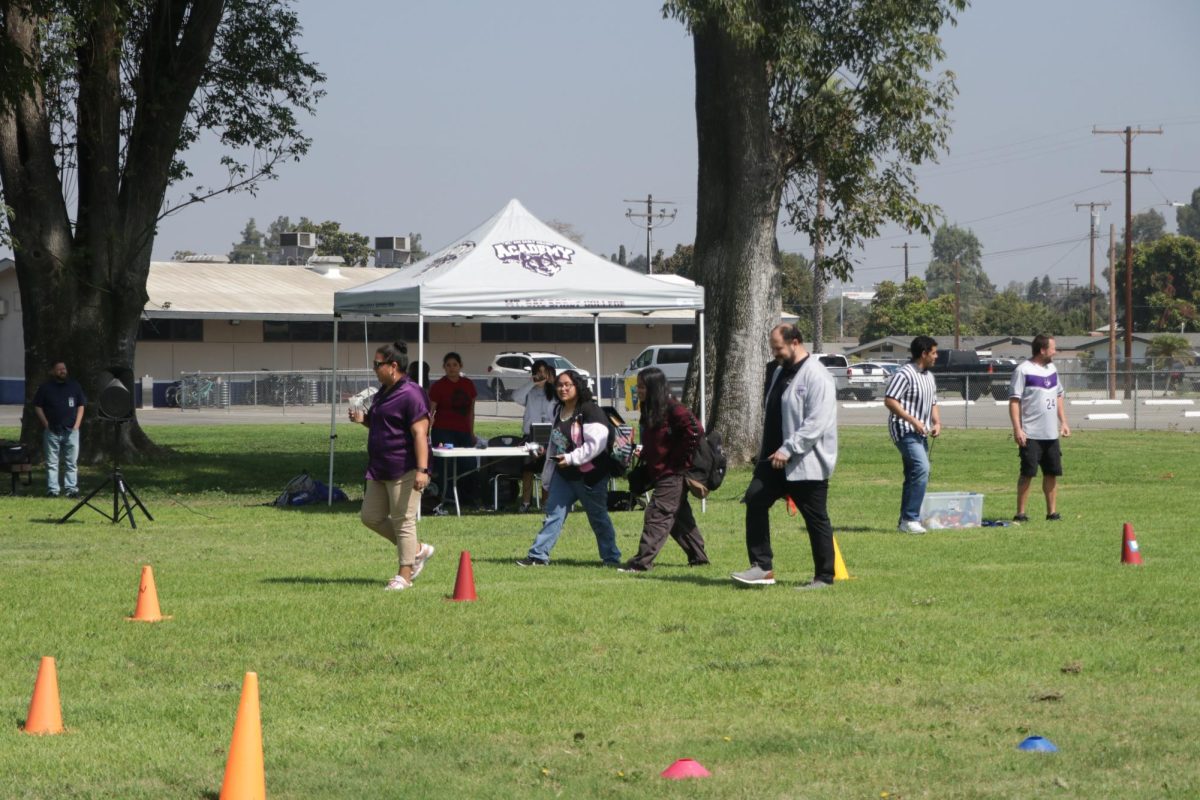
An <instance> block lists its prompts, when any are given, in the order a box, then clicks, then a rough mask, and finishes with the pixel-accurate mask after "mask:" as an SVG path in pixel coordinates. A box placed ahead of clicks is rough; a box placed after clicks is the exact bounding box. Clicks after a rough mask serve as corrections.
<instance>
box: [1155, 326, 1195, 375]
mask: <svg viewBox="0 0 1200 800" xmlns="http://www.w3.org/2000/svg"><path fill="white" fill-rule="evenodd" d="M1146 355H1148V356H1150V358H1151V359H1153V363H1154V368H1155V369H1169V368H1171V367H1173V366H1175V365H1176V364H1179V365H1181V366H1185V367H1186V366H1190V365H1191V364H1193V363H1195V360H1196V359H1195V357H1194V356H1193V355H1192V344H1191V342H1189V341H1188V340H1187V337H1185V336H1179V335H1177V334H1170V333H1165V334H1163V335H1162V336H1155V337H1154V341H1152V342H1150V344H1149V345H1148V346H1147V347H1146Z"/></svg>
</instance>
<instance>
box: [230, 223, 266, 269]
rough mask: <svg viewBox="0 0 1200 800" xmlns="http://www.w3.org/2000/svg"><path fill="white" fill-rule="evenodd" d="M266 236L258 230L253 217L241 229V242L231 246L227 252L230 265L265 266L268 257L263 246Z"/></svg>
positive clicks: (264, 245)
mask: <svg viewBox="0 0 1200 800" xmlns="http://www.w3.org/2000/svg"><path fill="white" fill-rule="evenodd" d="M266 238H267V237H266V235H265V234H264V233H263V232H262V231H260V230H259V229H258V225H257V224H256V223H255V222H254V217H251V218H250V220H249V221H248V222H247V223H246V227H245V228H242V240H241V241H240V242H237V243H235V244H234V245H233V249H232V250H230V251H229V261H230V263H232V264H267V263H269V261H268V259H269V256H268V255H267V247H266V244H265V241H266Z"/></svg>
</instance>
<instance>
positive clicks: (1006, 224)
mask: <svg viewBox="0 0 1200 800" xmlns="http://www.w3.org/2000/svg"><path fill="white" fill-rule="evenodd" d="M296 7H297V10H298V12H299V14H300V18H301V20H302V22H303V25H304V28H305V34H304V48H305V49H306V50H307V51H308V52H309V53H310V54H311V56H312V57H313V58H314V59H315V60H316V61H317V62H318V63H319V65H320V68H321V69H322V71H323V72H325V74H326V75H327V76H328V79H329V80H328V83H327V84H326V86H325V88H326V90H327V91H328V95H327V96H326V97H325V98H324V100H322V102H321V103H320V105H319V107H318V114H317V116H316V117H315V118H311V119H309V120H307V121H306V122H305V129H306V131H307V132H309V134H310V135H311V136H312V137H313V140H314V141H313V147H312V150H311V152H310V153H309V155H308V157H307V158H306V159H305V160H304V161H303V162H301V163H299V164H291V165H286V166H285V167H284V168H283V170H282V172H281V177H280V179H279V180H278V181H274V182H272V183H269V184H267V185H265V186H264V187H263V188H262V190H261V191H260V192H259V193H258V196H257V197H251V196H248V195H239V196H234V197H226V198H221V199H217V200H213V201H210V202H209V203H207V204H206V205H204V206H201V207H193V208H191V209H188V210H186V211H184V212H182V213H181V214H179V215H177V216H175V217H171V218H169V219H168V220H166V221H165V222H164V223H163V225H162V226H161V229H160V231H159V235H158V238H157V240H156V242H155V246H154V257H155V258H156V259H167V258H169V257H170V256H171V254H172V253H173V252H174V251H176V250H193V251H198V252H215V253H224V252H227V251H228V250H229V249H230V247H231V245H232V243H233V242H234V241H236V240H237V238H238V234H239V231H240V230H241V228H242V226H243V225H244V224H245V222H246V220H247V218H249V217H254V218H255V219H256V220H257V222H258V224H259V226H260V228H262V229H265V228H266V226H267V223H268V222H270V221H271V220H273V219H275V218H276V217H277V216H280V215H287V216H289V217H291V218H292V219H293V220H296V219H298V218H299V217H301V216H307V217H310V218H312V219H314V220H324V219H335V220H338V221H339V222H341V223H342V225H343V227H344V228H346V229H349V230H353V231H357V232H360V233H364V234H367V235H369V236H372V237H373V236H382V235H392V234H398V235H403V234H407V233H408V232H410V231H416V232H420V233H421V234H423V241H424V245H425V247H426V249H428V250H435V249H437V248H439V247H441V246H443V245H445V244H446V243H448V242H449V241H451V240H453V239H455V238H456V237H458V236H460V235H461V234H463V233H465V232H467V231H469V230H471V229H472V228H473V227H475V226H476V225H477V224H478V223H479V222H481V221H483V220H484V219H486V218H487V217H489V216H491V215H492V214H493V213H495V212H496V211H497V210H499V209H500V207H501V206H503V205H504V203H505V202H506V201H507V200H508V199H509V198H511V197H517V198H519V199H520V200H521V201H522V202H523V203H524V204H525V205H526V206H527V207H528V208H529V209H530V210H531V211H532V212H533V213H534V214H536V215H538V216H540V217H541V218H543V219H559V220H563V221H566V222H569V223H571V224H573V225H574V226H575V227H576V228H577V229H578V230H579V231H580V232H581V233H582V234H583V235H584V245H585V246H586V247H588V248H589V249H592V250H594V251H596V252H599V253H604V254H609V253H612V252H615V251H616V249H617V247H618V246H619V245H621V244H624V245H626V247H627V249H628V250H629V252H630V256H633V255H636V254H638V253H641V252H643V251H644V248H645V234H644V232H642V231H640V230H639V229H638V228H636V227H634V226H633V225H631V224H630V222H629V221H627V220H626V219H625V210H626V208H628V207H630V204H629V203H626V202H624V201H625V200H626V199H627V198H636V197H641V198H644V197H645V196H646V194H647V193H648V192H652V193H653V194H654V195H655V197H657V198H660V199H664V200H673V201H675V202H676V203H677V204H678V205H677V208H678V211H679V214H678V218H677V221H676V222H675V223H674V224H673V225H672V226H670V227H668V228H664V229H663V230H661V231H659V232H657V233H656V238H655V249H658V248H660V247H661V248H663V249H664V250H666V252H668V253H670V252H671V251H672V250H673V249H674V247H675V245H676V244H677V243H680V242H685V243H686V242H691V241H692V240H693V239H694V237H695V225H696V219H695V200H696V133H695V115H694V108H693V99H694V85H693V68H692V49H691V41H690V39H689V38H688V37H687V35H686V33H685V31H684V29H683V26H682V25H680V23H678V22H676V21H673V20H664V19H663V18H662V15H661V13H660V11H659V7H660V4H659V3H657V2H635V1H634V0H587V2H578V1H576V0H517V1H516V2H511V3H496V2H484V1H483V0H479V1H474V0H472V1H471V2H467V1H466V0H463V1H458V0H446V2H438V3H433V2H429V3H419V4H418V3H408V2H374V1H369V0H344V1H343V2H338V3H329V2H325V1H324V0H302V1H301V2H299V3H298V4H297V6H296ZM1198 31H1200V2H1196V0H1144V2H1140V3H1131V2H1128V0H1093V2H1087V3H1083V2H1066V1H1065V0H977V2H976V3H975V4H974V6H973V7H971V8H969V9H968V10H967V11H966V12H965V13H964V14H962V15H961V17H960V20H959V24H958V26H957V27H956V28H949V29H947V30H946V31H945V34H944V44H945V49H946V51H947V60H946V62H945V65H944V66H945V68H947V69H950V70H953V71H954V72H955V73H956V75H957V80H958V88H959V91H960V96H959V98H958V101H957V104H956V108H955V111H954V114H953V117H954V133H953V136H952V139H951V149H950V152H949V153H948V154H947V155H946V156H944V157H943V159H942V162H941V164H939V165H930V166H927V167H924V168H922V169H921V170H920V172H919V175H920V178H921V187H922V196H923V197H924V198H925V199H927V200H929V201H932V202H935V203H937V204H939V205H940V206H941V207H942V208H943V210H944V212H945V214H946V217H947V219H948V220H949V221H951V222H954V223H957V224H960V225H964V226H967V227H970V228H971V229H972V230H974V231H975V233H976V234H977V235H978V237H979V239H980V240H981V242H982V243H983V248H984V252H985V257H984V266H985V269H987V271H988V273H989V275H990V276H991V279H992V281H993V282H994V283H996V284H997V285H999V286H1001V287H1003V286H1004V284H1006V283H1007V282H1008V281H1010V280H1020V281H1022V282H1028V281H1029V279H1031V278H1034V277H1039V278H1040V277H1041V276H1043V275H1047V274H1048V275H1049V276H1050V277H1051V278H1052V279H1053V280H1055V281H1058V280H1060V279H1062V278H1068V277H1070V278H1075V279H1076V280H1077V281H1078V280H1083V281H1084V282H1086V280H1087V270H1088V266H1087V258H1088V254H1087V243H1086V240H1085V237H1086V234H1087V230H1088V220H1087V212H1086V211H1079V212H1076V210H1075V208H1074V205H1073V204H1074V203H1075V202H1086V201H1090V200H1097V201H1099V200H1110V201H1112V202H1113V204H1114V205H1113V207H1112V208H1111V209H1110V210H1109V211H1108V212H1106V213H1105V214H1104V215H1103V217H1102V220H1101V224H1102V230H1103V231H1104V235H1105V237H1107V230H1108V224H1109V223H1110V222H1115V223H1117V225H1118V232H1119V231H1120V229H1121V226H1122V225H1123V216H1122V214H1123V209H1122V204H1123V202H1124V190H1123V188H1122V183H1121V176H1118V175H1103V174H1101V173H1100V170H1101V169H1118V168H1122V167H1123V166H1124V149H1123V146H1122V142H1121V139H1120V137H1117V136H1097V135H1093V134H1092V133H1091V130H1092V126H1093V125H1098V126H1100V127H1104V128H1118V127H1124V126H1125V125H1127V124H1128V125H1135V126H1136V125H1143V126H1147V127H1156V126H1158V125H1161V126H1162V127H1163V131H1164V133H1163V135H1162V136H1142V137H1138V138H1136V139H1135V141H1134V161H1133V166H1134V168H1135V169H1144V168H1147V167H1149V168H1153V170H1154V174H1153V175H1152V176H1149V177H1146V176H1141V177H1136V178H1135V179H1134V194H1133V198H1134V209H1135V211H1137V210H1144V209H1145V208H1147V207H1150V206H1154V205H1156V204H1158V210H1159V211H1161V212H1163V213H1164V214H1165V216H1166V217H1167V221H1168V228H1169V229H1173V228H1174V209H1172V208H1169V207H1165V206H1164V205H1162V204H1165V203H1168V202H1171V201H1188V200H1190V197H1191V192H1192V190H1193V189H1194V188H1195V187H1197V186H1200V91H1198V90H1197V88H1196V75H1197V74H1200V48H1197V47H1196V44H1195V37H1196V34H1197V32H1198ZM201 156H203V157H204V158H205V160H206V161H207V162H208V163H212V162H214V161H215V154H214V151H204V152H201V151H198V152H197V153H196V157H201ZM193 163H194V169H195V172H196V174H197V176H198V177H199V178H208V179H215V178H216V177H218V176H217V173H215V172H208V173H207V174H206V170H205V169H204V168H203V166H202V165H201V164H199V163H196V162H195V159H193ZM181 194H182V192H177V193H175V196H176V197H178V196H179V195H181ZM905 238H906V237H905V236H904V234H903V232H902V231H886V232H885V233H884V235H883V236H882V237H881V239H880V240H878V241H876V242H873V243H872V244H870V245H869V246H868V247H867V248H866V249H865V251H864V252H863V253H862V257H861V259H860V265H859V269H858V272H857V274H856V279H855V283H856V284H857V285H860V286H867V285H870V284H871V283H873V282H875V281H879V280H884V279H893V280H894V279H898V278H899V277H900V276H901V274H902V267H901V265H902V263H903V257H902V254H901V251H899V250H895V249H892V248H893V247H894V246H896V245H899V244H900V243H901V242H903V241H904V240H905ZM907 238H908V240H909V241H910V242H911V243H912V244H913V245H914V246H917V247H919V248H920V249H916V250H913V251H912V254H911V262H912V265H913V270H914V272H915V273H916V274H923V271H924V267H925V264H926V262H927V261H928V259H929V242H928V241H925V240H923V239H922V238H921V237H919V236H910V237H907ZM1068 240H1069V241H1068ZM1080 240H1084V241H1080ZM780 241H781V245H782V246H783V248H784V249H785V250H795V251H801V252H806V253H807V252H809V244H808V242H807V240H806V239H805V238H803V237H799V236H797V235H795V234H793V233H791V232H790V231H788V230H787V229H786V228H785V227H781V230H780ZM1064 241H1066V243H1065V244H1063V242H1064ZM1041 245H1046V246H1041Z"/></svg>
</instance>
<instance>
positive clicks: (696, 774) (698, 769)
mask: <svg viewBox="0 0 1200 800" xmlns="http://www.w3.org/2000/svg"><path fill="white" fill-rule="evenodd" d="M659 775H661V776H662V777H664V778H667V779H669V780H673V781H681V780H683V779H684V778H708V777H711V776H712V773H711V772H709V771H708V770H706V769H705V768H704V765H703V764H701V763H700V762H699V761H696V760H695V759H691V758H681V759H679V760H678V761H676V762H675V763H674V764H672V765H671V766H669V767H667V768H666V769H664V770H663V771H662V772H660V773H659Z"/></svg>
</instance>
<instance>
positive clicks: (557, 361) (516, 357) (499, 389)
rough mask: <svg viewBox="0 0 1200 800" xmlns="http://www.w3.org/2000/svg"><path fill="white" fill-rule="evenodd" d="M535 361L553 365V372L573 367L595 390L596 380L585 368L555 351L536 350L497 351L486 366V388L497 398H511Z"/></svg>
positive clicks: (527, 378)
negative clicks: (542, 351)
mask: <svg viewBox="0 0 1200 800" xmlns="http://www.w3.org/2000/svg"><path fill="white" fill-rule="evenodd" d="M535 361H545V362H546V363H547V364H549V365H550V366H552V367H554V370H555V372H564V371H566V370H568V369H573V370H575V371H576V372H578V373H579V375H580V376H581V377H582V378H583V379H584V380H585V381H587V385H588V388H589V389H591V390H592V391H593V392H595V391H596V382H595V381H594V380H592V375H591V373H590V372H588V371H587V370H585V369H580V368H579V367H577V366H575V365H574V364H572V363H571V362H570V361H568V360H567V359H566V358H563V357H562V356H560V355H558V354H557V353H537V352H508V353H497V354H496V357H495V358H493V359H492V363H491V364H489V365H488V368H487V371H488V388H490V389H491V390H492V393H493V394H494V395H495V396H496V398H497V399H498V400H511V399H512V392H513V389H515V388H517V387H518V386H520V385H521V384H522V383H523V382H525V381H528V380H529V376H530V375H531V374H532V373H533V362H535Z"/></svg>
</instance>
